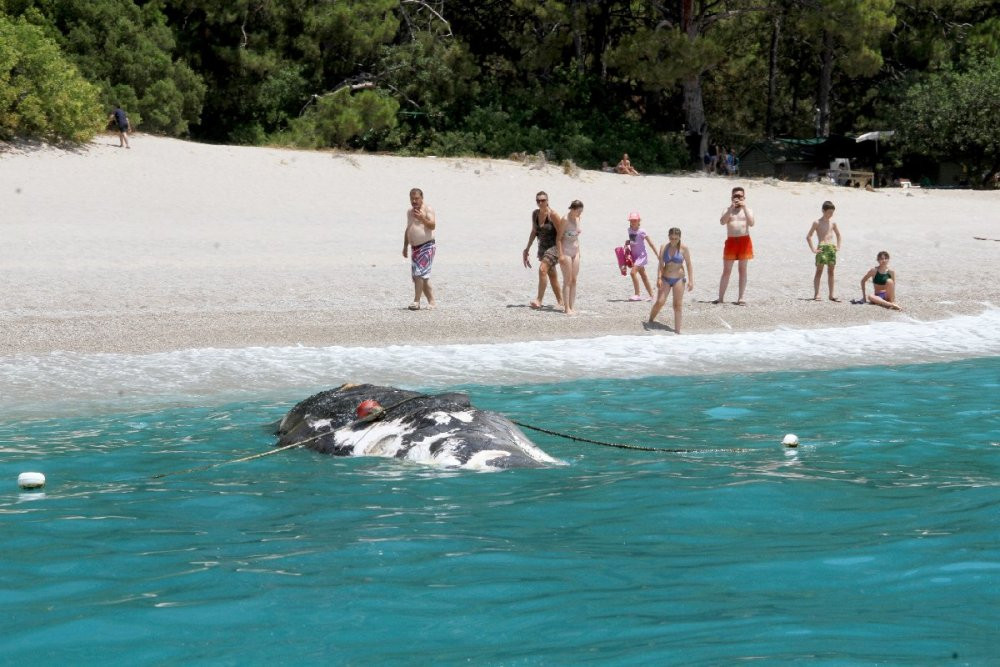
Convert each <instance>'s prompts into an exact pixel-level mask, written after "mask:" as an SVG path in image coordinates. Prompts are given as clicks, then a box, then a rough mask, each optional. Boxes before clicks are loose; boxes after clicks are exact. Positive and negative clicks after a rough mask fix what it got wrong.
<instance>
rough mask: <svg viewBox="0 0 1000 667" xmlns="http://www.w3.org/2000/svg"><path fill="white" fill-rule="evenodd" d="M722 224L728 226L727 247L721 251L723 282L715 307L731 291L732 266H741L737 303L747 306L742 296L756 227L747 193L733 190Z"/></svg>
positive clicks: (723, 214)
mask: <svg viewBox="0 0 1000 667" xmlns="http://www.w3.org/2000/svg"><path fill="white" fill-rule="evenodd" d="M719 224H722V225H725V226H726V246H725V248H724V249H723V251H722V278H721V279H720V280H719V298H718V299H716V300H715V301H713V302H712V303H722V302H724V301H725V300H726V288H728V287H729V276H730V274H731V273H732V272H733V263H734V262H739V272H740V291H739V296H738V297H737V298H736V301H734V302H733V303H735V304H736V305H737V306H745V305H747V302H746V301H744V300H743V295H744V294H745V293H746V289H747V262H749V261H750V260H751V259H753V243H752V242H751V241H750V228H751V227H753V211H751V210H750V209H749V208H747V205H746V192H745V191H744V190H743V188H741V187H739V186H737V187H735V188H733V194H732V203H730V205H729V208H727V209H726V210H725V211H723V212H722V218H720V219H719Z"/></svg>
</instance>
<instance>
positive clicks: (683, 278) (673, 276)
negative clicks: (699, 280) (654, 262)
mask: <svg viewBox="0 0 1000 667" xmlns="http://www.w3.org/2000/svg"><path fill="white" fill-rule="evenodd" d="M667 235H668V236H669V238H670V241H669V243H667V244H666V245H665V246H662V247H661V248H660V252H659V258H660V266H659V270H658V271H657V276H658V277H659V278H658V280H657V281H656V302H655V303H654V304H653V309H652V310H651V311H649V322H650V324H652V322H653V320H655V319H656V316H657V314H659V312H660V308H663V304H664V303H665V302H666V300H667V294H668V293H672V294H673V295H674V333H678V334H679V333H680V332H681V306H683V305H684V286H685V285H687V289H688V291H689V292H690V291H691V290H693V289H694V269H692V268H691V253H689V252H688V247H687V246H686V245H684V244H683V243H681V230H680V229H678V228H677V227H672V228H671V229H670V231H669V232H668V233H667ZM685 269H686V274H685Z"/></svg>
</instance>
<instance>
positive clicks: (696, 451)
mask: <svg viewBox="0 0 1000 667" xmlns="http://www.w3.org/2000/svg"><path fill="white" fill-rule="evenodd" d="M511 421H513V422H514V423H515V424H517V425H518V426H520V427H521V428H527V429H531V430H532V431H538V432H539V433H545V434H547V435H554V436H556V437H557V438H565V439H566V440H575V441H576V442H588V443H590V444H592V445H601V446H602V447H617V448H618V449H635V450H638V451H641V452H663V453H665V454H702V453H706V452H752V451H753V450H752V449H747V448H746V447H733V448H724V449H667V448H664V447H643V446H642V445H629V444H625V443H624V442H604V441H602V440H591V439H590V438H581V437H579V436H576V435H569V434H567V433H560V432H558V431H550V430H549V429H547V428H541V427H539V426H532V425H531V424H525V423H524V422H519V421H514V420H511Z"/></svg>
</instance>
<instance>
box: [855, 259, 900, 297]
mask: <svg viewBox="0 0 1000 667" xmlns="http://www.w3.org/2000/svg"><path fill="white" fill-rule="evenodd" d="M876 259H877V260H878V266H876V267H875V268H873V269H870V270H869V271H868V273H866V274H865V277H864V278H862V279H861V301H862V302H865V301H867V302H868V303H873V304H875V305H876V306H882V307H883V308H892V309H893V310H903V309H902V308H900V307H899V305H897V304H896V272H895V271H893V270H892V269H890V268H889V253H887V252H886V251H885V250H882V251H881V252H879V254H878V255H877V256H876ZM869 279H870V280H871V281H872V286H873V287H874V289H875V293H874V294H871V295H869V294H868V292H867V290H866V289H865V285H866V284H867V283H868V280H869Z"/></svg>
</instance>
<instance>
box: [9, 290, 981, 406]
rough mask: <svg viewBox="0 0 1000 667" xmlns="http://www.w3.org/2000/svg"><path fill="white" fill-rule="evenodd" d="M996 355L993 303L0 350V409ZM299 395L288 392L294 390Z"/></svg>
mask: <svg viewBox="0 0 1000 667" xmlns="http://www.w3.org/2000/svg"><path fill="white" fill-rule="evenodd" d="M984 356H1000V309H996V308H993V309H990V310H987V311H985V312H984V313H982V314H980V315H975V316H957V317H953V318H950V319H947V320H939V321H932V322H921V321H917V320H910V321H903V322H899V321H895V322H881V323H873V324H867V325H861V326H852V327H844V328H829V329H805V330H802V329H779V330H776V331H768V332H746V331H743V332H736V333H724V334H709V335H691V336H673V335H669V334H666V335H642V336H606V337H602V338H590V339H572V340H557V341H534V342H520V343H498V344H479V345H438V346H411V345H395V346H389V347H382V348H363V347H323V348H316V347H272V348H242V349H194V350H180V351H175V352H165V353H159V354H146V355H121V354H77V353H67V352H57V353H52V354H48V355H43V356H26V355H22V356H13V357H6V358H0V411H2V413H0V414H3V415H4V416H6V417H10V416H12V415H38V414H53V413H54V412H55V411H58V412H59V413H60V414H65V413H66V412H67V411H70V412H74V413H76V412H82V413H88V412H93V411H99V410H109V409H110V410H115V411H118V410H129V409H134V408H139V407H143V406H147V405H157V404H163V403H173V402H177V403H182V404H190V403H205V402H207V401H212V402H214V401H217V400H220V399H223V400H228V399H233V400H249V399H259V398H263V397H267V396H276V395H282V396H287V395H288V393H290V392H293V391H301V392H302V394H301V397H304V396H305V395H307V393H308V392H312V391H316V390H318V389H321V388H327V387H331V386H337V385H339V384H341V383H342V382H345V381H356V382H372V383H378V384H392V385H397V386H403V387H417V388H437V387H447V386H453V385H458V384H469V383H477V384H490V385H504V384H521V383H538V382H553V381H564V380H573V379H579V378H602V377H611V378H629V377H643V376H650V375H701V374H713V373H722V372H727V373H732V372H738V373H739V372H742V373H746V372H757V371H774V370H791V369H801V370H808V369H825V368H839V367H847V366H858V365H875V364H877V365H883V364H902V363H919V362H933V361H952V360H957V359H963V358H972V357H984ZM294 395H295V396H299V394H294Z"/></svg>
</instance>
